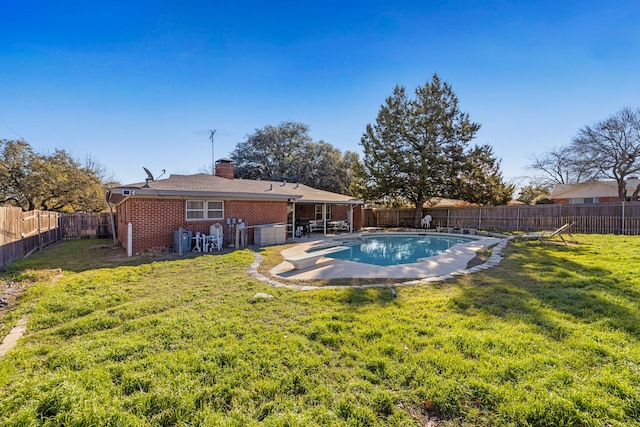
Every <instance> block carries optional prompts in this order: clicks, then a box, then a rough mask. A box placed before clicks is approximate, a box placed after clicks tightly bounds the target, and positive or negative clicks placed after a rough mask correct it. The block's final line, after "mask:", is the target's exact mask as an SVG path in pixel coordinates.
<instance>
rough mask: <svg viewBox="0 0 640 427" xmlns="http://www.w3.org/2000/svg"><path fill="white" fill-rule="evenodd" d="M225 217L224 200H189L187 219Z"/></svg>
mask: <svg viewBox="0 0 640 427" xmlns="http://www.w3.org/2000/svg"><path fill="white" fill-rule="evenodd" d="M198 219H202V220H207V219H224V202H222V201H215V200H187V220H198Z"/></svg>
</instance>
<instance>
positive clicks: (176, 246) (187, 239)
mask: <svg viewBox="0 0 640 427" xmlns="http://www.w3.org/2000/svg"><path fill="white" fill-rule="evenodd" d="M180 240H182V252H183V253H184V252H191V242H192V240H193V232H192V231H190V230H182V236H180V230H175V231H174V232H173V251H174V252H180Z"/></svg>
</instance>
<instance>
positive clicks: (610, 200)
mask: <svg viewBox="0 0 640 427" xmlns="http://www.w3.org/2000/svg"><path fill="white" fill-rule="evenodd" d="M551 201H552V202H553V203H555V204H557V205H569V204H571V199H552V200H551ZM619 201H620V200H619V199H618V198H617V197H598V203H618V202H619Z"/></svg>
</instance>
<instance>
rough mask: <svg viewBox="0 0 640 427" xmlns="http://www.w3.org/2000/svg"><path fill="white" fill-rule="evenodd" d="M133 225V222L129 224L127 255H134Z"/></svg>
mask: <svg viewBox="0 0 640 427" xmlns="http://www.w3.org/2000/svg"><path fill="white" fill-rule="evenodd" d="M132 240H133V226H132V225H131V223H128V224H127V256H128V257H131V256H133V241H132Z"/></svg>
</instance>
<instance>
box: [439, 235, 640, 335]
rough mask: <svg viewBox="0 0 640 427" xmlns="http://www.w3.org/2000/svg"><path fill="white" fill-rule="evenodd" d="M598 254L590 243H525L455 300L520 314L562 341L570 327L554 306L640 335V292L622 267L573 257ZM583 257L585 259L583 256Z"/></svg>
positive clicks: (468, 283) (461, 305) (460, 306)
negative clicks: (619, 269) (622, 273)
mask: <svg viewBox="0 0 640 427" xmlns="http://www.w3.org/2000/svg"><path fill="white" fill-rule="evenodd" d="M567 251H572V252H573V253H572V255H573V256H574V258H576V257H575V255H576V253H577V254H578V255H585V257H584V259H589V257H590V256H591V255H592V254H591V252H590V249H589V248H586V247H571V248H567V247H559V246H548V247H547V246H544V247H541V246H540V245H537V244H535V243H523V244H518V245H516V247H515V248H510V249H509V251H508V252H507V257H506V259H505V260H503V262H502V263H501V264H500V265H499V266H498V267H496V268H494V269H493V270H491V272H490V273H487V274H486V275H481V276H476V277H473V276H472V277H469V278H467V280H465V281H464V282H463V283H464V284H463V286H462V293H461V294H460V295H458V296H456V297H455V298H453V299H452V301H451V304H452V305H453V308H456V309H457V310H459V311H461V312H465V311H466V310H468V309H474V310H480V311H483V312H485V313H488V314H490V315H494V316H498V317H503V318H505V317H511V316H514V317H518V318H521V319H523V320H525V321H529V322H531V323H533V324H535V325H537V326H538V327H539V328H540V329H541V330H542V331H544V332H545V333H546V334H547V335H548V336H550V337H551V338H554V339H562V338H564V337H565V336H566V334H567V333H568V331H567V330H566V327H565V326H563V324H562V323H563V322H561V321H560V320H559V318H558V317H555V318H554V316H550V315H548V314H547V313H545V311H547V310H552V311H555V312H557V313H559V314H561V316H562V317H566V316H569V317H570V318H572V319H574V320H576V321H578V322H582V323H594V322H605V323H606V324H607V325H608V326H609V327H611V328H613V329H618V330H622V331H625V332H627V333H629V334H631V335H633V336H634V337H636V338H640V315H639V313H638V311H637V310H636V309H634V308H635V307H639V306H640V290H639V289H638V287H636V288H634V287H633V286H632V285H630V284H629V283H628V281H627V280H625V279H624V277H622V276H620V275H618V274H617V272H616V271H614V270H610V269H607V268H605V267H601V266H589V265H585V264H582V263H580V262H575V261H572V260H569V259H568V257H567V256H565V252H567ZM578 259H582V258H581V257H578Z"/></svg>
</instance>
